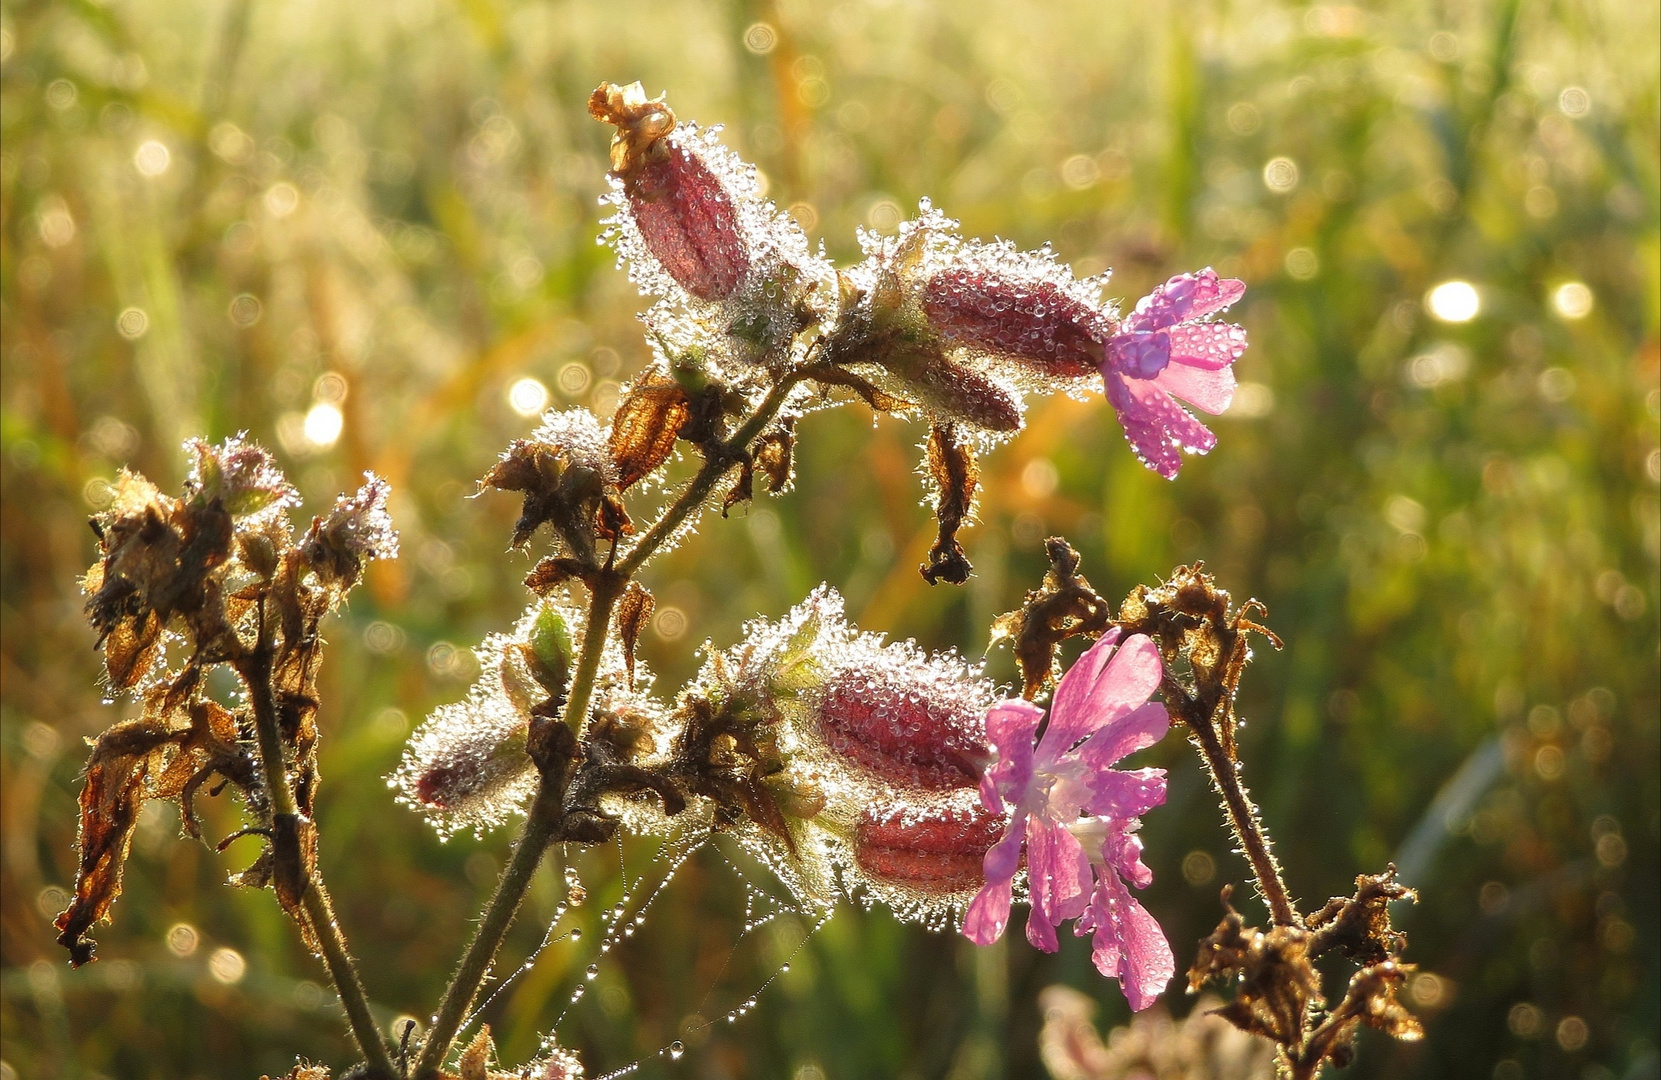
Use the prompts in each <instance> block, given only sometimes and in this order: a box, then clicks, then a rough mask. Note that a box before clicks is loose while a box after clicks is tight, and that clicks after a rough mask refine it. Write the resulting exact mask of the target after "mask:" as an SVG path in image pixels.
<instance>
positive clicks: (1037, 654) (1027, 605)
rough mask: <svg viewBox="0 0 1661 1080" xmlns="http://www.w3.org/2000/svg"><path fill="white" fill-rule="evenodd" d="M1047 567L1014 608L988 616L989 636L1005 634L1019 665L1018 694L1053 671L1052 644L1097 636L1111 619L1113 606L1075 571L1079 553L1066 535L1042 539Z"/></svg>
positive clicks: (1040, 684) (1032, 691)
mask: <svg viewBox="0 0 1661 1080" xmlns="http://www.w3.org/2000/svg"><path fill="white" fill-rule="evenodd" d="M1044 548H1045V551H1046V552H1047V553H1048V554H1049V557H1050V568H1049V570H1048V571H1047V572H1046V573H1045V574H1044V583H1043V585H1042V586H1040V587H1039V588H1037V589H1031V590H1028V592H1027V595H1026V599H1025V600H1023V601H1022V602H1021V606H1020V607H1018V608H1016V609H1015V610H1014V611H1011V612H1008V613H1007V614H1004V615H1000V616H998V617H997V618H996V619H995V620H993V622H992V640H993V641H999V640H1001V639H1004V638H1008V639H1009V640H1010V641H1011V642H1012V643H1013V645H1012V648H1013V650H1014V653H1015V663H1016V664H1017V665H1018V666H1019V667H1020V669H1021V683H1022V689H1021V696H1022V697H1025V698H1026V699H1028V700H1029V701H1030V700H1032V699H1033V698H1035V697H1037V696H1038V695H1039V694H1040V693H1041V692H1042V691H1043V689H1044V687H1045V686H1046V685H1047V684H1048V683H1049V682H1050V680H1051V679H1052V678H1054V676H1055V668H1056V662H1055V650H1056V647H1057V646H1058V645H1060V644H1061V643H1062V642H1063V641H1066V640H1067V639H1068V638H1070V637H1078V636H1084V637H1091V638H1094V637H1100V636H1101V635H1102V633H1103V632H1104V631H1106V630H1107V628H1108V627H1110V626H1112V625H1113V609H1112V608H1111V607H1110V606H1109V605H1108V603H1107V601H1106V600H1104V599H1102V597H1101V596H1100V595H1099V594H1098V593H1097V592H1096V590H1095V589H1093V588H1091V587H1090V582H1089V581H1088V580H1086V579H1085V577H1084V575H1083V574H1080V573H1079V572H1078V566H1079V554H1078V552H1076V551H1074V550H1073V548H1072V547H1071V545H1069V544H1068V543H1067V541H1065V540H1063V539H1061V538H1060V537H1058V536H1052V537H1050V538H1049V539H1048V540H1046V541H1045V542H1044Z"/></svg>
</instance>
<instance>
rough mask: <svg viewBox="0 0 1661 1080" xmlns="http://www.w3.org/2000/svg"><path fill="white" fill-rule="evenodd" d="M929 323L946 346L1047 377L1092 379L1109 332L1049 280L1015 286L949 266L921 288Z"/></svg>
mask: <svg viewBox="0 0 1661 1080" xmlns="http://www.w3.org/2000/svg"><path fill="white" fill-rule="evenodd" d="M923 310H924V311H925V312H926V313H927V315H928V320H929V324H930V325H931V326H932V327H933V328H934V329H935V330H936V331H937V332H938V333H939V334H940V335H941V336H942V337H944V338H946V339H947V340H948V341H952V342H954V343H956V344H960V345H966V346H969V347H971V348H978V349H984V350H986V351H988V352H992V353H997V354H999V355H1001V356H1004V357H1007V358H1009V359H1011V360H1015V361H1018V362H1020V363H1022V364H1024V365H1026V366H1029V367H1032V368H1034V369H1036V370H1037V371H1038V372H1039V373H1040V374H1043V375H1045V376H1049V377H1062V378H1077V377H1080V376H1084V375H1091V374H1094V373H1095V371H1096V370H1097V368H1099V367H1100V366H1101V363H1102V343H1101V336H1102V335H1104V334H1106V333H1111V331H1112V327H1111V326H1109V325H1107V323H1106V318H1105V316H1104V315H1103V313H1102V312H1101V311H1099V310H1098V309H1096V308H1095V307H1092V306H1091V305H1089V304H1087V303H1085V302H1084V301H1083V300H1081V299H1079V298H1078V297H1076V296H1072V295H1069V294H1068V293H1067V292H1065V291H1063V290H1062V289H1061V287H1060V286H1058V285H1057V284H1056V283H1055V282H1052V281H1043V280H1036V281H1018V280H1015V279H1012V278H1008V277H1004V276H1002V275H999V274H995V273H992V272H990V271H987V270H982V269H978V268H975V267H953V268H951V269H948V270H942V271H940V272H939V273H937V274H935V275H934V276H933V277H931V278H929V280H928V284H927V285H926V286H925V287H924V290H923Z"/></svg>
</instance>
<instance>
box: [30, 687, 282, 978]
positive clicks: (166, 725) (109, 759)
mask: <svg viewBox="0 0 1661 1080" xmlns="http://www.w3.org/2000/svg"><path fill="white" fill-rule="evenodd" d="M163 694H164V692H163V691H160V690H158V691H157V692H156V694H155V695H154V700H157V701H159V700H160V699H161V697H162V696H163ZM214 771H220V772H222V773H223V774H224V775H226V776H227V777H228V778H230V779H233V780H235V781H236V782H237V783H238V784H239V785H240V786H242V787H244V789H246V788H247V786H248V784H249V783H250V782H251V777H252V765H251V763H249V762H248V761H247V759H246V758H243V757H242V755H241V752H240V751H239V750H238V749H237V747H236V725H235V721H234V719H233V718H232V717H231V715H230V714H229V713H228V712H226V711H225V710H224V709H222V708H220V707H219V706H217V705H213V704H211V703H200V704H198V705H195V706H193V707H192V708H190V709H188V710H172V711H169V712H165V713H161V712H156V713H147V714H146V715H144V716H141V717H139V718H137V719H134V720H126V721H123V722H121V723H119V724H116V725H114V726H113V727H111V728H110V729H109V730H107V731H105V732H104V733H103V734H102V735H100V736H99V737H98V741H97V742H96V743H95V744H93V748H92V754H91V756H90V757H89V758H88V760H87V769H86V779H85V781H84V783H83V785H82V787H81V796H80V808H81V815H80V816H81V823H80V850H81V864H80V866H79V868H78V869H77V870H76V874H75V895H74V898H73V899H72V900H71V901H70V904H69V907H68V908H66V909H65V910H64V911H63V912H62V913H61V914H60V915H58V917H57V919H56V920H55V922H54V925H55V926H56V927H57V929H58V931H59V935H58V943H59V944H61V945H62V946H64V948H66V949H68V950H69V957H70V963H72V964H73V965H75V966H76V967H80V966H81V965H82V964H85V963H87V962H89V961H90V960H92V958H93V943H92V941H91V940H90V939H89V938H88V937H87V936H86V934H87V931H88V930H89V929H91V927H92V925H93V924H94V923H96V922H98V921H99V920H100V919H104V918H107V917H108V915H109V910H110V906H111V905H112V904H114V903H115V899H116V897H117V896H119V895H121V872H122V869H123V868H124V866H125V864H126V859H127V852H128V849H129V848H130V847H131V844H132V836H133V829H134V827H135V826H136V825H137V824H138V813H139V810H140V809H141V808H142V807H143V805H144V801H145V800H146V799H152V798H161V799H178V800H179V801H180V803H181V806H182V808H183V810H184V814H185V820H186V822H187V828H192V829H193V828H194V826H195V815H194V814H193V813H192V811H191V807H190V796H191V795H192V794H194V791H195V788H196V785H197V784H199V783H200V782H201V779H204V778H205V777H206V775H208V774H210V773H212V772H214Z"/></svg>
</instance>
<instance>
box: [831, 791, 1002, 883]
mask: <svg viewBox="0 0 1661 1080" xmlns="http://www.w3.org/2000/svg"><path fill="white" fill-rule="evenodd" d="M1006 824H1007V822H1006V821H1005V819H1004V817H1003V815H1001V814H992V813H988V812H987V811H986V809H985V808H984V807H981V806H980V805H978V804H971V805H970V806H965V807H955V806H954V807H924V808H921V809H918V808H913V807H906V808H904V809H900V810H888V809H872V810H868V811H867V812H866V813H865V815H864V816H863V817H862V818H861V819H860V822H859V824H858V826H856V827H855V830H854V865H855V866H856V868H857V869H858V870H859V871H860V872H861V873H862V874H864V875H865V876H866V877H867V878H868V879H870V880H871V881H872V882H873V883H875V884H877V885H882V886H887V887H890V888H899V889H904V890H907V891H909V892H912V893H921V894H922V895H924V896H928V897H942V896H950V895H953V894H963V893H970V892H973V891H974V890H976V889H978V888H980V886H981V881H982V876H983V875H982V862H983V860H984V859H985V858H986V853H987V851H988V850H990V849H991V847H992V845H993V844H995V843H997V842H998V838H999V837H1000V836H1002V835H1003V831H1004V827H1005V825H1006Z"/></svg>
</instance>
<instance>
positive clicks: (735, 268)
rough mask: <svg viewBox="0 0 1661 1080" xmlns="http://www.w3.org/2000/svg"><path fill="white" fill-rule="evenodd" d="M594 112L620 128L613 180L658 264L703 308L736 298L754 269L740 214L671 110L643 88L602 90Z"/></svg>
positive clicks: (613, 150)
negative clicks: (685, 141) (681, 137)
mask: <svg viewBox="0 0 1661 1080" xmlns="http://www.w3.org/2000/svg"><path fill="white" fill-rule="evenodd" d="M588 112H589V115H591V116H593V117H594V118H595V119H596V120H599V121H602V122H603V123H607V124H612V125H615V126H616V128H617V134H616V135H615V136H614V137H613V138H612V142H611V175H612V176H613V177H615V178H616V179H617V180H618V181H619V182H620V183H621V184H622V186H623V195H624V197H625V199H626V200H627V203H628V211H629V213H630V214H631V215H632V216H633V219H634V223H635V226H636V227H637V228H638V229H639V231H640V236H641V239H642V240H644V241H645V244H646V249H647V251H649V252H650V253H651V256H652V258H654V259H656V260H657V262H658V263H659V265H661V266H662V267H663V269H664V271H665V272H666V273H668V275H669V276H670V277H671V278H673V279H674V280H675V283H676V284H678V285H679V286H680V287H681V288H683V289H685V290H686V291H687V292H689V293H691V294H692V295H693V296H695V297H697V298H698V299H700V300H724V299H726V297H728V296H730V295H731V294H732V292H733V290H734V289H736V288H737V287H738V284H739V282H740V281H742V280H743V278H744V275H745V272H746V271H747V270H748V269H749V265H750V256H749V252H748V250H747V249H746V246H745V243H744V240H743V237H742V236H741V235H740V232H739V228H738V213H737V210H736V207H735V206H734V204H733V198H732V195H731V193H729V192H728V190H727V189H726V187H725V186H724V185H723V184H722V182H721V178H720V177H719V176H717V175H716V173H715V171H714V170H712V169H711V168H710V167H709V165H708V164H707V163H706V162H705V161H704V160H703V159H702V158H701V157H700V156H699V155H698V154H697V153H696V152H695V151H694V150H693V149H692V148H691V147H689V146H685V145H682V144H681V143H680V142H679V141H677V139H676V138H675V114H674V113H673V112H672V111H670V109H669V106H668V105H666V104H664V102H663V101H662V99H651V100H648V99H647V97H646V93H645V91H644V90H642V89H641V87H640V84H639V83H631V84H630V85H628V86H615V85H613V84H611V83H602V84H600V87H599V88H598V89H597V90H595V91H594V93H593V95H592V96H591V97H590V98H589V101H588Z"/></svg>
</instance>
